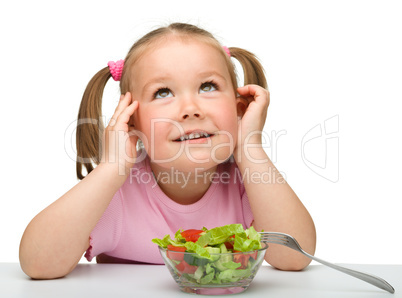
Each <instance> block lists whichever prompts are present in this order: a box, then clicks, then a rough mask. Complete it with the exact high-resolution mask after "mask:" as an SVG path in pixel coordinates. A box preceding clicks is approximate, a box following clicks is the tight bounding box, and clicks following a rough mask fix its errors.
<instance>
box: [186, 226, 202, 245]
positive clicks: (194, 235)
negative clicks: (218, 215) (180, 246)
mask: <svg viewBox="0 0 402 298" xmlns="http://www.w3.org/2000/svg"><path fill="white" fill-rule="evenodd" d="M202 232H204V231H203V230H195V229H189V230H185V231H183V232H181V233H180V234H181V235H182V236H183V237H184V239H186V241H191V242H197V240H198V238H200V237H201V235H200V234H201V233H202Z"/></svg>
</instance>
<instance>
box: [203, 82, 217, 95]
mask: <svg viewBox="0 0 402 298" xmlns="http://www.w3.org/2000/svg"><path fill="white" fill-rule="evenodd" d="M216 90H218V86H216V84H215V83H213V82H206V83H203V84H202V85H201V87H200V93H205V92H212V91H216Z"/></svg>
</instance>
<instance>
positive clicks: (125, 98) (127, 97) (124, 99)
mask: <svg viewBox="0 0 402 298" xmlns="http://www.w3.org/2000/svg"><path fill="white" fill-rule="evenodd" d="M130 103H131V93H130V92H127V93H126V94H122V95H120V101H119V104H118V105H117V107H116V110H115V111H114V114H113V116H112V118H111V119H110V122H109V126H114V125H115V124H116V121H117V118H118V117H119V115H120V114H121V113H122V111H124V109H125V108H126V107H127V106H128V105H129V104H130Z"/></svg>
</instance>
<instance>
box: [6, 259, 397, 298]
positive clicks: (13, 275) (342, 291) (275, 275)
mask: <svg viewBox="0 0 402 298" xmlns="http://www.w3.org/2000/svg"><path fill="white" fill-rule="evenodd" d="M344 266H347V267H349V268H351V269H355V270H360V271H364V272H367V273H370V274H373V275H376V276H379V277H381V278H383V279H385V280H386V281H388V282H389V283H390V284H391V285H392V286H393V287H394V288H395V294H390V293H388V292H386V291H383V290H381V289H379V288H377V287H374V286H372V285H370V284H368V283H365V282H363V281H361V280H359V279H356V278H354V277H351V276H349V275H346V274H343V273H341V272H338V271H336V270H333V269H331V268H328V267H325V266H322V265H310V266H309V267H308V268H307V269H305V270H303V271H301V272H285V271H279V270H275V269H273V268H272V267H270V266H268V265H263V266H262V267H261V268H260V270H259V272H258V273H257V275H256V277H255V278H254V280H253V282H252V283H251V285H250V287H249V288H248V289H247V290H246V291H245V292H243V293H240V294H235V295H225V297H227V296H232V297H280V298H283V297H287V298H289V297H309V298H312V297H320V298H326V297H339V298H343V297H364V298H368V297H402V265H352V264H347V265H344ZM191 295H192V294H187V293H183V292H181V291H180V290H179V287H178V286H177V285H176V283H175V282H174V280H173V278H172V277H171V276H170V274H169V272H168V270H167V269H166V268H165V266H163V265H117V264H116V265H115V264H94V263H91V264H78V266H77V268H76V269H75V270H74V271H73V272H72V273H70V274H69V275H68V276H66V277H64V278H60V279H55V280H31V279H30V278H29V277H27V276H26V275H25V274H24V273H23V272H22V270H21V269H20V266H19V264H18V263H0V297H4V298H14V297H29V298H31V297H32V298H35V297H40V298H44V297H55V298H63V297H69V298H70V297H71V298H76V297H89V298H92V297H94V298H102V297H111V298H116V297H150V298H153V297H160V298H166V297H191ZM194 296H195V295H193V297H194ZM220 297H223V296H220Z"/></svg>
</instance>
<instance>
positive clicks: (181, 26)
mask: <svg viewBox="0 0 402 298" xmlns="http://www.w3.org/2000/svg"><path fill="white" fill-rule="evenodd" d="M172 36H176V37H179V38H183V39H184V40H185V39H194V38H196V39H198V40H200V41H203V42H206V43H208V44H209V45H212V46H213V47H215V48H216V49H217V50H218V51H219V52H220V53H221V55H222V56H223V57H224V58H225V59H226V62H227V67H228V70H229V73H230V77H231V81H232V84H233V88H234V90H236V88H237V76H236V71H235V67H234V64H233V62H232V61H231V60H230V57H229V56H228V55H227V53H226V52H225V50H224V49H223V48H222V45H221V44H220V43H219V42H218V40H217V39H216V38H215V37H214V36H213V35H212V34H211V33H209V32H208V31H206V30H204V29H201V28H199V27H197V26H194V25H190V24H185V23H172V24H170V25H169V26H167V27H161V28H158V29H156V30H153V31H151V32H149V33H148V34H146V35H144V36H143V37H142V38H140V39H139V40H138V41H137V42H136V43H134V45H133V46H132V47H131V49H130V51H129V52H128V54H127V56H126V58H125V59H124V68H123V73H122V77H121V81H120V90H121V93H122V94H125V93H126V92H128V91H131V84H130V83H131V78H130V74H131V71H132V69H133V66H134V64H135V62H136V61H137V60H138V58H139V57H141V55H142V54H143V53H144V52H145V51H146V50H148V49H149V48H150V46H152V45H154V44H155V43H156V42H163V41H168V38H169V37H172ZM164 38H165V39H164ZM229 51H230V54H231V57H233V58H235V59H237V60H238V61H239V62H240V65H241V66H242V68H243V72H244V85H247V84H256V85H259V86H261V87H263V88H267V82H266V78H265V74H264V69H263V67H262V65H261V63H260V62H259V61H258V59H257V57H256V56H255V55H254V54H252V53H251V52H249V51H247V50H244V49H241V48H236V47H230V48H229ZM110 77H111V74H110V72H109V68H108V67H105V68H103V69H101V70H100V71H99V72H98V73H96V74H95V75H94V76H93V78H92V79H91V80H90V82H89V83H88V85H87V87H86V89H85V92H84V95H83V97H82V101H81V105H80V108H79V112H78V125H77V134H76V143H77V162H76V171H77V177H78V179H83V178H84V175H83V174H82V168H83V166H84V167H85V168H86V171H87V173H88V174H89V173H90V172H91V171H92V170H93V169H94V165H93V164H96V165H97V164H99V163H100V159H101V156H102V152H101V148H102V143H101V142H102V134H103V131H104V124H103V123H102V120H101V115H102V96H103V90H104V88H105V85H106V83H107V81H108V80H109V78H110Z"/></svg>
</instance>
